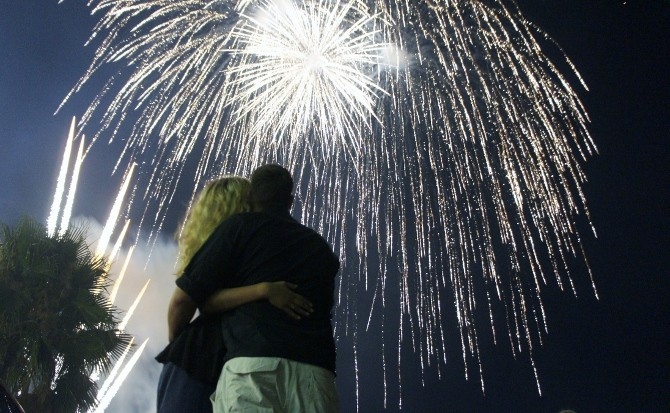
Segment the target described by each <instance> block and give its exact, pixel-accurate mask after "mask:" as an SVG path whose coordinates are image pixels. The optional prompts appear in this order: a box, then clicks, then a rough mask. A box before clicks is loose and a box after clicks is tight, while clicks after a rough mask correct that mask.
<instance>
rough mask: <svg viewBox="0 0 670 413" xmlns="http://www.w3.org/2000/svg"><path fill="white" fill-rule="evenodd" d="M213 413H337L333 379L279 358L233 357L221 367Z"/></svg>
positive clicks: (308, 366)
mask: <svg viewBox="0 0 670 413" xmlns="http://www.w3.org/2000/svg"><path fill="white" fill-rule="evenodd" d="M212 405H213V407H214V413H224V412H225V413H232V412H258V413H265V412H268V413H269V412H275V413H278V412H281V413H299V412H306V413H336V412H337V411H338V397H337V389H336V387H335V375H334V374H333V373H332V372H330V371H328V370H326V369H324V368H322V367H318V366H314V365H312V364H306V363H299V362H297V361H293V360H289V359H284V358H278V357H236V358H234V359H232V360H230V361H228V362H227V363H226V364H225V365H224V366H223V371H222V372H221V376H220V377H219V382H218V384H217V386H216V392H215V393H214V394H213V395H212Z"/></svg>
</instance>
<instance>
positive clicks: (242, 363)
mask: <svg viewBox="0 0 670 413" xmlns="http://www.w3.org/2000/svg"><path fill="white" fill-rule="evenodd" d="M292 193H293V179H292V177H291V174H290V173H289V172H288V171H287V170H286V169H284V168H283V167H281V166H279V165H264V166H261V167H260V168H258V169H256V170H255V171H254V172H253V173H252V175H251V180H250V181H249V180H247V179H245V178H240V177H225V178H221V179H218V180H216V181H213V182H210V183H209V184H208V185H207V186H206V187H205V188H204V189H203V190H202V191H201V192H200V194H199V196H198V198H197V200H196V202H195V203H194V204H193V206H192V208H191V210H190V213H189V215H188V216H187V217H186V220H185V222H184V225H183V228H182V232H181V234H180V236H179V239H178V244H179V264H178V272H177V273H178V274H179V277H178V278H177V281H176V284H177V287H176V288H175V290H174V293H173V295H172V297H171V299H170V303H169V307H168V332H169V340H170V344H169V345H168V346H167V347H166V348H165V350H163V352H161V354H159V355H158V357H157V358H156V359H157V360H158V361H159V362H161V363H163V364H164V366H163V371H162V372H161V376H160V379H159V383H158V413H178V412H189V413H192V412H193V413H199V412H212V411H214V412H216V413H219V412H237V411H247V412H287V413H288V412H324V413H329V412H336V411H337V409H338V407H337V406H338V397H337V392H336V389H335V374H334V373H335V342H334V338H333V330H332V324H331V310H332V307H333V292H334V284H335V276H336V274H337V271H338V270H339V265H340V264H339V260H338V258H337V256H336V255H335V254H334V253H333V251H332V249H331V247H330V246H329V245H328V243H327V242H326V241H325V240H324V239H323V238H322V237H321V236H320V235H319V234H317V233H316V232H315V231H313V230H312V229H310V228H308V227H306V226H304V225H302V224H300V223H299V222H297V221H296V220H295V219H293V218H292V217H291V215H290V212H289V211H290V208H291V205H292V202H293V195H292ZM196 310H198V311H199V313H200V314H199V316H198V318H196V319H195V320H193V321H191V319H192V318H193V316H194V314H195V312H196Z"/></svg>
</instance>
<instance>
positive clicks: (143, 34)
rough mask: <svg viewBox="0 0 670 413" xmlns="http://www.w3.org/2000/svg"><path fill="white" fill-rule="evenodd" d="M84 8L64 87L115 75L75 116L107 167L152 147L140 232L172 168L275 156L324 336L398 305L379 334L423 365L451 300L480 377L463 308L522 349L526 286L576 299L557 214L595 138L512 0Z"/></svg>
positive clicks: (215, 170)
mask: <svg viewBox="0 0 670 413" xmlns="http://www.w3.org/2000/svg"><path fill="white" fill-rule="evenodd" d="M94 3H95V11H96V12H97V13H99V14H100V16H101V17H100V21H99V24H98V25H97V26H96V28H95V33H94V38H101V39H102V40H100V43H99V47H98V51H97V53H96V58H95V60H94V61H93V63H92V64H91V67H90V69H89V70H88V71H87V73H86V74H85V75H84V76H83V77H82V79H81V81H80V83H79V84H78V85H77V86H76V87H75V88H74V89H73V92H76V91H77V90H78V89H79V88H80V87H81V86H82V85H83V84H84V83H86V82H87V81H89V79H90V78H91V76H93V75H95V74H96V73H97V72H98V71H99V69H100V68H101V67H106V66H114V67H119V68H120V69H119V73H118V74H117V75H116V76H114V77H113V78H112V79H111V80H110V82H109V83H108V85H107V86H106V87H105V88H104V90H103V92H102V93H100V95H99V96H98V98H96V100H95V101H94V102H92V103H91V105H90V107H89V110H88V111H87V113H86V115H85V117H84V118H83V122H82V123H83V124H84V125H88V126H87V127H91V128H94V129H96V131H97V132H96V135H95V136H94V138H93V142H95V141H96V140H97V139H98V138H99V137H100V136H103V135H105V136H108V137H109V138H110V139H111V140H113V139H116V137H117V135H119V134H120V133H124V134H127V139H126V141H125V142H126V144H125V149H124V150H123V152H122V153H121V154H120V156H119V162H121V161H122V160H125V159H128V161H129V162H136V161H137V162H138V165H141V162H139V161H138V159H139V158H140V157H142V156H149V157H150V158H151V162H150V165H151V167H150V168H149V169H148V170H146V171H145V175H144V176H145V177H146V178H145V179H146V180H147V182H146V185H145V187H146V188H147V191H146V193H144V194H143V197H144V199H145V202H143V204H144V205H146V209H145V210H144V212H145V216H146V211H149V210H151V211H152V213H155V216H156V217H157V218H156V220H155V222H153V223H152V225H153V228H154V230H157V229H159V228H160V227H161V226H162V223H163V219H164V217H165V210H166V208H167V207H168V205H169V204H170V203H171V201H172V199H173V196H174V194H175V191H176V188H177V185H178V183H179V182H180V181H181V180H183V179H182V178H183V176H184V174H188V175H189V176H191V174H192V176H193V179H192V180H191V179H188V181H189V185H191V182H193V181H195V185H193V186H192V191H193V193H195V192H196V191H197V189H198V188H199V187H200V186H201V183H202V181H203V180H205V179H208V178H210V177H212V176H216V175H219V174H222V173H235V174H242V175H246V174H248V173H249V172H250V170H251V169H253V168H254V167H255V166H257V165H258V164H259V163H263V162H279V163H283V164H285V165H287V166H288V167H289V168H290V169H292V171H293V172H294V175H295V177H296V180H297V182H299V183H300V185H299V188H298V189H297V198H298V208H297V209H296V210H297V211H300V213H301V214H302V219H303V221H304V222H305V223H307V224H308V225H310V226H313V227H315V228H316V229H318V230H320V231H321V232H322V233H323V234H324V235H325V236H326V237H327V238H328V239H329V240H330V241H331V242H332V243H333V245H334V246H335V248H336V249H337V250H338V251H339V252H340V255H341V257H342V258H343V259H344V261H345V263H344V266H343V270H342V277H341V282H340V285H339V290H338V293H339V307H338V313H337V317H336V320H337V334H338V335H339V334H343V332H344V333H346V332H351V331H353V332H354V334H355V333H356V332H358V331H361V332H362V331H363V330H365V329H366V328H367V325H369V324H370V323H381V324H382V325H384V324H385V323H386V321H387V320H389V316H388V315H387V314H392V313H397V314H399V315H398V318H397V322H394V324H398V325H399V329H398V332H397V342H398V345H399V346H400V347H402V346H403V345H404V344H405V343H407V342H411V343H412V345H413V348H414V349H415V350H416V351H417V352H418V353H419V355H420V358H421V362H422V366H428V365H430V364H431V363H436V364H437V365H438V366H439V365H441V364H442V363H443V362H444V361H445V360H446V353H447V349H446V345H445V343H446V340H445V336H446V335H447V334H448V329H449V328H450V325H449V323H448V322H447V321H448V320H451V319H452V318H451V316H450V314H453V313H454V311H453V310H455V314H456V317H455V323H456V325H457V328H458V330H459V332H460V339H461V340H460V341H461V352H462V354H463V359H464V365H465V367H466V374H467V371H468V370H467V369H468V365H469V364H470V363H471V362H472V361H473V360H474V362H475V364H477V365H478V371H479V375H480V377H481V362H479V359H480V357H479V344H478V340H479V339H478V332H480V331H481V330H482V327H481V326H480V324H481V323H480V322H478V321H477V320H481V319H480V318H478V317H476V310H477V309H478V308H479V309H480V311H479V312H484V313H485V314H488V322H487V323H485V324H488V326H486V330H489V331H491V332H492V335H493V338H494V340H497V339H498V336H499V333H498V330H501V329H500V328H499V324H500V321H499V320H500V319H502V320H506V321H503V325H504V328H503V329H502V330H503V331H505V332H506V333H505V335H506V336H507V337H508V341H509V343H510V347H511V349H512V351H513V352H515V353H516V352H519V351H523V350H524V349H526V350H529V351H531V352H532V349H533V345H534V344H536V343H538V342H539V341H540V339H541V337H542V335H543V334H544V332H545V331H546V316H545V313H544V309H543V305H542V299H541V290H542V288H543V286H545V285H547V284H550V283H554V284H557V285H558V286H559V287H560V288H561V289H563V288H565V286H568V288H569V289H571V290H572V292H573V293H574V294H576V290H575V287H574V283H573V281H572V278H571V275H570V271H569V265H568V264H569V261H570V260H571V259H572V257H574V256H576V257H578V258H579V259H582V260H583V261H584V263H585V258H584V256H583V252H582V248H581V243H580V235H579V232H578V231H577V228H576V227H577V224H576V221H577V217H578V216H579V215H586V216H587V217H588V212H587V209H586V206H585V199H584V195H583V191H582V186H583V184H584V182H585V175H584V172H583V170H582V166H581V165H582V163H583V162H585V160H586V158H587V157H588V156H589V155H590V154H592V153H593V152H594V151H595V146H594V144H593V142H592V141H591V138H590V136H589V133H588V131H587V127H586V124H587V122H588V118H587V115H586V112H585V110H584V108H583V106H582V104H581V103H580V101H579V98H578V96H577V94H576V93H575V91H574V90H573V89H572V87H571V85H570V82H569V81H568V79H566V78H565V76H564V75H563V74H562V73H561V71H559V70H558V68H557V66H556V65H555V64H554V62H552V61H551V60H550V59H549V58H548V57H547V56H546V55H545V54H544V52H543V49H542V47H543V43H548V45H551V46H552V47H553V44H552V43H551V42H550V41H548V40H547V39H546V36H545V35H544V34H543V33H542V32H541V31H540V30H539V29H537V28H536V27H534V26H533V25H532V24H531V23H530V22H528V21H527V20H526V19H525V18H524V17H523V16H522V15H521V14H520V12H519V11H518V9H517V8H516V6H515V5H514V4H513V3H509V2H507V1H504V0H489V1H483V0H482V1H476V0H470V1H442V2H432V1H411V0H404V1H383V0H377V1H375V0H369V1H351V2H341V1H337V0H330V1H326V2H317V1H302V2H296V1H291V0H281V1H280V0H267V1H260V2H250V1H240V2H237V3H235V2H233V1H204V0H189V1H179V2H174V1H172V0H153V1H138V0H100V1H98V2H94ZM558 50H559V52H560V49H558ZM561 54H562V52H561ZM566 62H567V63H566V65H567V67H568V68H570V69H571V70H572V74H571V76H574V77H575V78H576V79H578V80H579V81H581V79H579V76H578V74H577V73H576V71H575V70H574V68H573V67H572V64H571V63H570V62H569V61H567V59H566ZM121 64H122V65H121ZM115 82H118V86H114V83H115ZM94 119H97V120H101V122H100V124H99V125H98V124H95V123H94V122H93V120H94ZM130 119H132V122H130ZM127 125H131V126H130V127H127ZM124 128H125V129H124ZM193 158H194V159H196V160H197V165H194V168H191V169H189V168H187V167H186V166H189V167H190V165H187V164H189V163H188V162H187V161H188V160H189V159H193ZM586 221H587V222H588V221H589V219H588V218H587V219H586ZM143 222H144V219H143ZM591 284H592V282H591ZM594 288H595V287H594ZM389 297H393V299H392V300H391V299H390V298H389ZM396 297H397V299H396ZM452 303H453V304H452ZM452 305H453V307H452V308H451V309H450V307H451V306H452ZM361 308H366V311H367V313H365V314H366V316H365V317H359V315H358V314H359V311H360V309H361ZM408 340H409V341H408ZM382 357H384V358H385V359H386V358H387V357H389V355H387V354H386V350H384V351H382ZM396 357H397V362H398V363H399V364H400V350H398V353H397V355H396ZM384 365H386V360H385V361H384ZM387 374H388V373H387V372H385V378H386V375H387ZM385 383H386V381H385ZM482 386H483V379H482Z"/></svg>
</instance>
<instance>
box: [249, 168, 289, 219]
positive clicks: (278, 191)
mask: <svg viewBox="0 0 670 413" xmlns="http://www.w3.org/2000/svg"><path fill="white" fill-rule="evenodd" d="M292 193H293V178H292V177H291V173H290V172H289V171H287V170H286V168H284V167H282V166H280V165H275V164H268V165H263V166H261V167H258V168H256V170H255V171H254V172H253V173H252V174H251V192H250V198H251V199H250V200H251V206H252V208H253V209H254V210H256V211H259V210H264V209H268V208H286V209H289V208H290V207H291V204H292V203H293V194H292Z"/></svg>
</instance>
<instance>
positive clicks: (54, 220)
mask: <svg viewBox="0 0 670 413" xmlns="http://www.w3.org/2000/svg"><path fill="white" fill-rule="evenodd" d="M75 125H76V120H75V118H72V123H71V124H70V133H69V134H68V137H67V141H66V144H65V151H63V161H62V162H61V166H60V172H59V173H58V180H57V181H56V192H55V193H54V200H53V202H52V204H51V211H50V212H49V217H48V218H47V233H48V234H49V236H52V235H54V234H55V233H56V227H57V226H58V217H59V216H60V212H61V203H62V202H63V193H64V192H65V181H66V179H67V171H68V166H69V165H70V156H71V155H72V141H73V140H74V131H75Z"/></svg>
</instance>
